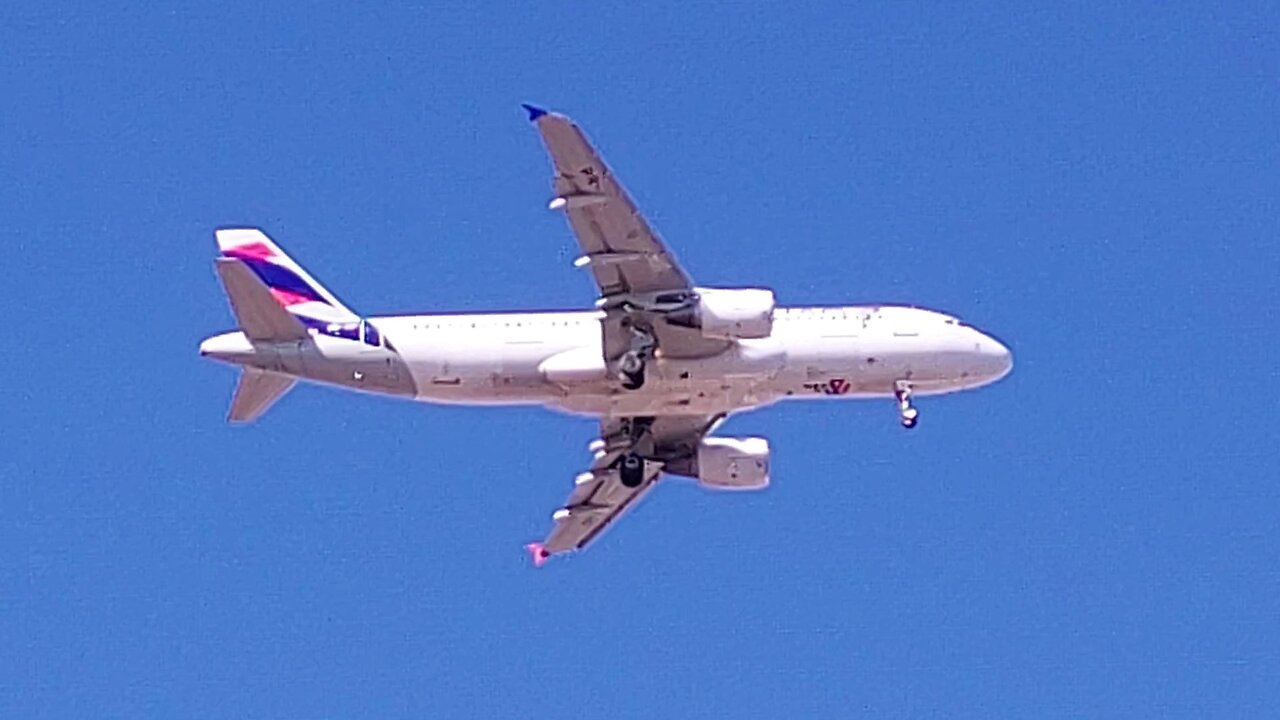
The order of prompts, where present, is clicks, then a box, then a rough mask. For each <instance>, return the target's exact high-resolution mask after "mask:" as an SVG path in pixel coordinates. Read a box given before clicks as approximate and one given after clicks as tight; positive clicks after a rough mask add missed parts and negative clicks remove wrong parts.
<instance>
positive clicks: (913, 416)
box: [893, 380, 920, 430]
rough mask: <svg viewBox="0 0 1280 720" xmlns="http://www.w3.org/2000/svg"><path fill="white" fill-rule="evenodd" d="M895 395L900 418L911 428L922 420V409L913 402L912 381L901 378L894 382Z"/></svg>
mask: <svg viewBox="0 0 1280 720" xmlns="http://www.w3.org/2000/svg"><path fill="white" fill-rule="evenodd" d="M893 396H894V397H895V398H897V400H898V420H899V421H900V422H901V423H902V427H904V428H906V429H908V430H910V429H911V428H913V427H915V426H916V423H918V422H919V421H920V411H919V410H917V409H916V408H915V406H914V405H912V404H911V383H908V382H907V381H905V380H899V381H898V382H896V383H894V387H893Z"/></svg>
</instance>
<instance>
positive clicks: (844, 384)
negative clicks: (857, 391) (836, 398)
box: [804, 378, 853, 395]
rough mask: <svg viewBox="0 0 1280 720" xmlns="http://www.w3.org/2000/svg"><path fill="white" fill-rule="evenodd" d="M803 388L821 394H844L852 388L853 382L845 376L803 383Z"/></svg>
mask: <svg viewBox="0 0 1280 720" xmlns="http://www.w3.org/2000/svg"><path fill="white" fill-rule="evenodd" d="M804 389H805V390H810V391H813V392H816V393H822V394H823V395H844V394H845V393H847V392H849V391H850V390H852V389H853V384H852V383H850V382H849V381H848V380H846V379H845V378H831V379H830V380H826V381H824V382H809V383H805V384H804Z"/></svg>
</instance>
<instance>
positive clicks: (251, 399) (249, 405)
mask: <svg viewBox="0 0 1280 720" xmlns="http://www.w3.org/2000/svg"><path fill="white" fill-rule="evenodd" d="M293 383H294V379H293V378H291V377H289V376H288V375H280V374H279V373H273V372H267V371H266V370H259V369H257V368H247V369H245V371H244V373H242V374H241V375H240V383H239V384H238V385H236V394H235V395H234V396H232V398H231V412H229V413H228V414H227V420H230V421H231V422H250V421H252V420H255V419H257V417H258V416H259V415H261V414H262V413H264V412H266V411H267V409H268V408H270V407H271V406H272V405H274V404H275V402H276V400H279V399H280V396H281V395H284V394H285V393H286V392H289V388H291V387H293Z"/></svg>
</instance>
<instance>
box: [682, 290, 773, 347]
mask: <svg viewBox="0 0 1280 720" xmlns="http://www.w3.org/2000/svg"><path fill="white" fill-rule="evenodd" d="M776 306H777V300H776V299H775V298H774V295H773V291H772V290H768V289H765V288H737V289H731V290H730V289H712V288H698V303H697V305H696V306H695V307H694V311H693V317H692V318H691V320H692V322H691V323H689V324H690V325H692V326H693V327H697V328H698V329H700V330H702V335H703V336H704V337H710V338H722V339H726V340H740V339H750V340H754V339H759V338H767V337H769V335H770V333H772V332H773V310H774V308H775V307H776Z"/></svg>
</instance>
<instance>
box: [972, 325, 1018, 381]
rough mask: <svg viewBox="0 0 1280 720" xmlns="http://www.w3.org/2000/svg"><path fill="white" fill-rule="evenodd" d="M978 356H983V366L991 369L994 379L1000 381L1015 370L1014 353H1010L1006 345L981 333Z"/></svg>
mask: <svg viewBox="0 0 1280 720" xmlns="http://www.w3.org/2000/svg"><path fill="white" fill-rule="evenodd" d="M978 335H979V340H978V343H977V345H978V348H977V349H978V354H979V355H981V357H982V360H983V365H984V366H986V367H987V368H989V372H990V373H991V375H992V379H994V380H999V379H1000V378H1002V377H1004V376H1005V375H1008V374H1009V372H1010V371H1011V370H1013V353H1011V352H1009V348H1007V347H1005V345H1004V343H1002V342H1000V341H999V340H997V339H995V338H993V337H991V336H990V335H987V334H986V333H982V332H979V333H978Z"/></svg>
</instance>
